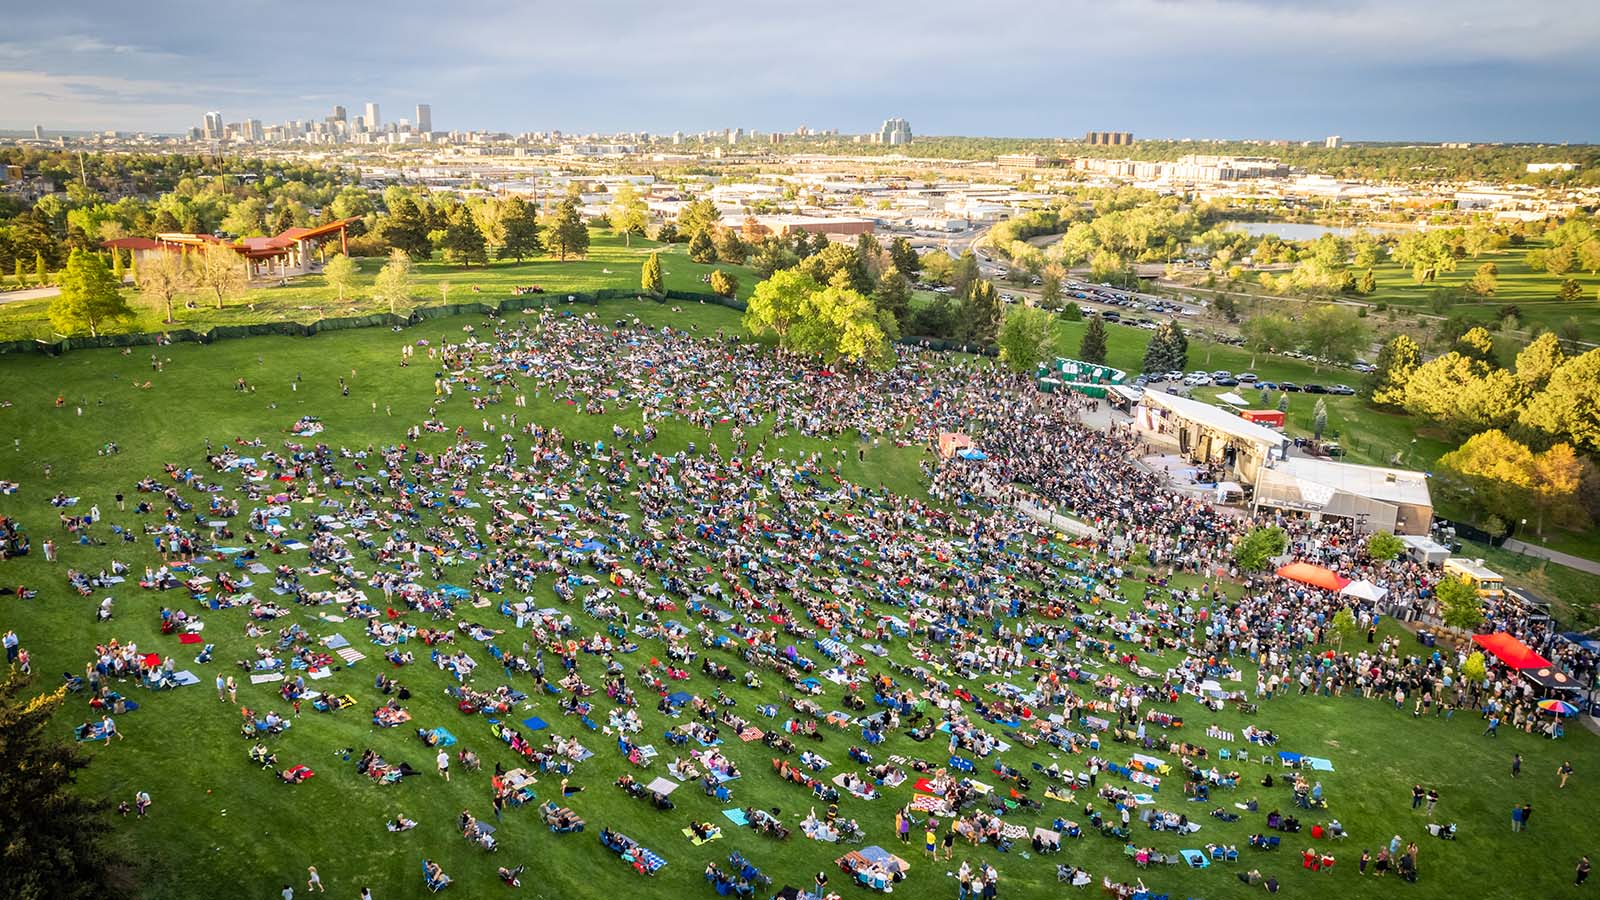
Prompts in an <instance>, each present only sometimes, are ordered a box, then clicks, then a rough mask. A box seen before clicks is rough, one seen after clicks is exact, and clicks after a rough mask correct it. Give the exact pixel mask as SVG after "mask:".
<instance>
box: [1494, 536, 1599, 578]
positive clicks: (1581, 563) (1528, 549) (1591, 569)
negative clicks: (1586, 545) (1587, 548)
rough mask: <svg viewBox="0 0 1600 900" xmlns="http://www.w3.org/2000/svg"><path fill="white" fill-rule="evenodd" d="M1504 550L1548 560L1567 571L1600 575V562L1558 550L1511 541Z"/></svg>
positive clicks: (1506, 543)
mask: <svg viewBox="0 0 1600 900" xmlns="http://www.w3.org/2000/svg"><path fill="white" fill-rule="evenodd" d="M1504 549H1506V550H1509V551H1510V552H1512V553H1521V554H1524V555H1527V556H1537V557H1539V558H1540V559H1548V560H1550V561H1551V562H1553V563H1559V564H1561V565H1563V566H1566V567H1567V568H1569V569H1577V570H1578V571H1580V572H1588V573H1589V574H1590V575H1600V562H1596V561H1595V560H1592V559H1585V558H1583V557H1581V556H1573V555H1572V554H1570V553H1562V552H1560V551H1559V550H1551V549H1550V548H1548V547H1541V546H1539V545H1538V544H1529V543H1525V542H1523V541H1519V540H1516V539H1512V540H1509V541H1506V542H1505V545H1504Z"/></svg>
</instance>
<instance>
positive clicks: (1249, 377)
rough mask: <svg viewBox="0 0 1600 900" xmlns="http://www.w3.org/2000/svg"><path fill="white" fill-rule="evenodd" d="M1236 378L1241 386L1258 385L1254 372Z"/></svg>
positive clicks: (1240, 374) (1243, 373) (1242, 373)
mask: <svg viewBox="0 0 1600 900" xmlns="http://www.w3.org/2000/svg"><path fill="white" fill-rule="evenodd" d="M1234 377H1235V378H1238V379H1239V383H1240V384H1255V383H1256V373H1254V372H1240V373H1239V374H1238V375H1235V376H1234Z"/></svg>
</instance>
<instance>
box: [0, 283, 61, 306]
mask: <svg viewBox="0 0 1600 900" xmlns="http://www.w3.org/2000/svg"><path fill="white" fill-rule="evenodd" d="M60 293H61V288H59V287H53V286H52V287H42V288H28V289H27V290H25V291H5V292H3V293H0V303H21V302H22V301H24V300H46V299H49V298H51V297H54V296H56V295H57V294H60Z"/></svg>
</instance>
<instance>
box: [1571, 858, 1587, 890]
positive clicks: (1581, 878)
mask: <svg viewBox="0 0 1600 900" xmlns="http://www.w3.org/2000/svg"><path fill="white" fill-rule="evenodd" d="M1588 880H1589V857H1587V856H1580V857H1578V871H1577V874H1576V876H1575V877H1574V878H1573V879H1572V886H1573V887H1582V886H1583V883H1584V882H1585V881H1588Z"/></svg>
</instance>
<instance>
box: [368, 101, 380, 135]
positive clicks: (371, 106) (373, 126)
mask: <svg viewBox="0 0 1600 900" xmlns="http://www.w3.org/2000/svg"><path fill="white" fill-rule="evenodd" d="M366 123H367V130H368V131H377V130H378V129H379V127H380V126H381V125H382V120H381V119H379V118H378V104H376V103H374V102H372V101H370V100H369V101H367V115H366Z"/></svg>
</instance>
